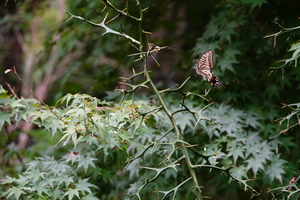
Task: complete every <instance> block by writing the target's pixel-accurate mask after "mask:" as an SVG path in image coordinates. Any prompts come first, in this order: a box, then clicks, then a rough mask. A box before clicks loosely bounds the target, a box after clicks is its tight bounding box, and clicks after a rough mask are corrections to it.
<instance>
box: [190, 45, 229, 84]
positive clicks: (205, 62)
mask: <svg viewBox="0 0 300 200" xmlns="http://www.w3.org/2000/svg"><path fill="white" fill-rule="evenodd" d="M212 68H214V62H213V52H212V51H208V52H206V53H205V54H203V55H202V56H201V58H200V59H199V61H198V64H197V66H196V67H195V70H196V73H197V74H199V75H201V76H202V77H203V79H204V80H205V81H208V82H209V84H210V85H211V86H212V87H216V86H217V85H220V86H222V87H224V88H225V86H224V85H223V84H222V83H220V82H219V79H218V78H217V77H215V76H214V73H213V72H212V71H211V69H212Z"/></svg>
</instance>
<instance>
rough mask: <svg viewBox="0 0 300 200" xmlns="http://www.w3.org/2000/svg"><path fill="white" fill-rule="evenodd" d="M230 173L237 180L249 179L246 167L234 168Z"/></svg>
mask: <svg viewBox="0 0 300 200" xmlns="http://www.w3.org/2000/svg"><path fill="white" fill-rule="evenodd" d="M230 173H231V175H232V176H234V177H235V178H237V179H240V180H241V179H243V178H246V179H248V175H247V169H246V167H245V166H244V165H239V166H232V168H231V169H230Z"/></svg>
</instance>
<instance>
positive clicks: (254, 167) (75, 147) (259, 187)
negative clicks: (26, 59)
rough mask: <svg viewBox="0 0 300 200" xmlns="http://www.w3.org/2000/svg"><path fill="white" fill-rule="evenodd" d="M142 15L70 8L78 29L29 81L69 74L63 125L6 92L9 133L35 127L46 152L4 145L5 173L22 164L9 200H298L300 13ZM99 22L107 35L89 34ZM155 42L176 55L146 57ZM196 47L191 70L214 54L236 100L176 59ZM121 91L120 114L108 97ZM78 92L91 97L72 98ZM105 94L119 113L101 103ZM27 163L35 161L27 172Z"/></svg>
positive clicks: (160, 9) (233, 9)
mask: <svg viewBox="0 0 300 200" xmlns="http://www.w3.org/2000/svg"><path fill="white" fill-rule="evenodd" d="M137 2H138V1H129V2H128V4H127V3H126V2H122V1H112V2H111V3H112V5H113V6H115V8H112V6H111V5H110V2H109V1H103V2H97V1H89V2H86V1H81V0H76V1H72V3H68V6H67V10H68V14H69V15H68V17H70V16H71V17H72V18H70V19H69V20H68V22H66V23H63V24H61V25H60V27H59V28H58V29H57V30H53V29H52V32H51V31H50V32H49V34H48V36H47V41H46V42H45V45H46V46H45V49H44V51H43V52H42V53H41V54H40V59H39V62H38V63H37V64H36V66H35V67H36V70H35V72H34V76H33V77H32V79H33V80H38V79H40V78H41V76H44V74H45V72H46V71H47V70H49V67H52V70H53V71H59V70H62V71H64V74H63V76H62V77H61V78H60V79H59V80H57V81H56V82H54V83H53V85H54V87H53V88H52V92H53V93H54V95H53V94H52V95H50V97H52V100H51V101H50V102H54V100H57V99H58V100H57V101H56V104H55V106H54V107H51V109H52V110H53V112H54V113H56V114H57V116H59V117H56V116H55V115H54V114H53V113H52V112H51V111H50V110H49V109H48V108H47V107H44V106H42V105H41V104H40V102H38V101H36V100H34V99H29V98H20V99H17V98H16V97H14V96H12V95H8V92H7V91H6V90H4V89H3V88H2V86H1V87H0V129H2V131H3V132H5V131H4V128H6V127H7V126H8V125H10V124H13V125H14V126H17V125H18V124H19V123H22V121H27V122H29V123H31V124H34V125H37V126H38V128H37V131H38V132H37V133H36V135H35V138H34V139H35V140H37V142H40V143H42V144H34V145H33V147H32V148H35V147H38V148H37V149H38V150H39V151H40V152H39V153H40V154H38V153H37V151H38V150H28V151H27V149H26V150H22V151H21V150H20V149H18V146H17V145H16V144H14V142H12V139H11V138H13V136H14V135H9V134H7V135H9V136H6V135H4V134H2V135H1V140H0V143H1V146H3V147H5V148H3V150H4V151H3V152H4V153H3V164H4V165H7V166H9V165H12V164H11V163H10V162H9V161H13V159H18V160H19V161H21V163H22V164H23V166H22V167H21V168H17V167H16V168H10V169H9V170H8V168H5V166H4V165H3V167H1V168H2V169H3V170H1V171H2V172H1V174H0V176H1V178H0V181H1V183H2V185H1V187H0V192H1V195H2V196H1V197H3V198H8V199H48V198H50V197H51V198H52V199H124V198H128V199H195V198H197V199H203V198H206V197H212V198H213V199H225V198H226V199H249V198H253V199H297V195H298V192H299V187H298V185H297V182H298V179H299V171H298V170H299V153H298V152H299V145H298V143H299V141H298V139H297V138H298V126H299V103H297V102H299V101H300V96H299V95H295V94H297V92H298V90H299V87H300V86H299V80H300V76H299V68H298V67H297V59H298V57H299V55H300V54H299V52H300V51H299V44H298V42H295V41H298V37H299V32H298V31H297V30H298V27H295V26H296V25H297V23H298V21H297V17H296V14H297V11H298V7H297V5H296V4H297V2H296V3H295V2H293V3H291V1H288V2H283V1H282V2H281V1H278V2H266V1H263V0H258V1H248V0H243V1H237V2H228V1H209V2H207V1H206V2H205V3H203V2H202V3H199V2H195V1H181V2H176V3H172V2H169V1H164V2H159V1H151V2H150V1H143V2H140V3H141V4H137ZM105 3H106V6H107V7H105ZM139 6H141V7H139ZM147 6H149V9H148V10H143V11H142V9H144V8H146V7H147ZM125 8H126V9H125ZM170 8H171V9H170ZM117 9H119V10H117ZM102 10H104V12H101V11H102ZM286 10H288V11H289V12H288V13H289V15H287V14H286ZM107 11H109V14H108V15H107V16H108V17H107V18H105V17H106V12H107ZM127 11H128V13H127ZM122 12H124V13H127V14H126V15H125V14H124V13H123V14H122ZM141 12H143V14H144V15H143V17H144V18H141V19H142V22H143V23H142V24H141V29H140V28H139V26H140V24H139V20H138V19H136V18H138V17H139V16H140V13H141ZM79 13H80V14H79ZM118 14H120V15H119V16H118ZM115 16H118V17H117V18H116V19H115V20H113V21H110V20H111V19H112V18H113V17H115ZM191 16H193V20H190V19H191ZM65 19H67V14H66V15H65ZM87 20H88V21H87ZM103 20H104V21H105V22H107V21H109V23H108V24H103V25H101V26H98V25H97V24H93V23H100V22H102V21H103ZM274 20H276V21H278V22H279V23H280V24H282V25H283V26H281V25H279V26H278V24H272V21H274ZM170 22H171V23H170ZM183 22H184V23H183ZM0 23H7V20H6V19H3V20H2V21H1V22H0ZM161 24H162V26H161ZM91 25H93V26H92V27H91ZM284 27H294V28H284ZM142 30H143V31H142ZM278 30H280V31H279V32H277V31H278ZM114 31H115V32H114ZM146 31H152V32H153V35H151V34H147V36H146V35H145V32H146ZM87 32H88V33H87ZM105 32H108V33H107V34H105V35H103V36H101V34H103V33H105ZM276 32H277V33H276ZM291 32H293V35H291V36H289V33H291ZM157 33H158V34H157ZM272 33H275V34H272ZM283 33H286V37H285V35H281V34H283ZM125 34H126V35H125ZM156 34H157V35H156ZM270 34H271V35H270ZM58 35H59V36H60V39H59V40H57V39H55V36H58ZM266 35H268V37H269V38H272V39H269V38H268V37H266V38H265V39H264V36H266ZM140 36H141V37H140ZM273 37H275V39H276V40H273V39H274V38H273ZM287 37H289V40H288V41H287V42H286V41H284V40H285V39H286V38H287ZM132 38H134V39H135V40H133V39H132ZM195 41H196V44H195V45H194V46H193V44H194V42H195ZM274 41H276V45H275V43H274ZM128 42H130V43H131V45H129V44H128ZM148 42H151V43H154V44H155V46H156V45H158V46H160V47H163V46H165V45H168V46H170V47H171V49H167V48H165V49H161V50H159V48H156V49H155V48H154V49H149V48H148V45H147V43H148ZM133 45H135V47H133ZM274 45H275V48H274ZM288 45H290V46H291V47H289V46H288ZM192 47H193V51H192V54H193V57H194V58H195V59H199V58H200V56H201V55H202V54H203V53H204V52H206V51H207V50H213V51H214V62H215V67H214V69H213V72H214V74H215V75H216V76H217V77H218V78H219V79H220V82H222V83H223V84H224V85H226V89H222V88H221V87H220V88H218V87H217V88H214V89H212V90H210V91H207V90H205V89H208V88H209V84H208V83H207V82H204V81H203V80H202V77H199V76H196V75H195V72H194V70H193V69H192V66H193V63H192V61H191V58H190V57H191V55H190V53H187V52H185V51H178V52H180V53H178V52H177V53H175V52H176V49H177V50H178V49H181V50H190V49H191V48H192ZM288 49H289V50H288ZM287 51H292V52H293V55H291V54H288V53H287ZM54 55H55V56H54ZM126 55H131V56H130V57H127V56H126ZM151 56H153V57H151ZM287 58H290V59H287ZM72 60H74V62H73V61H72ZM133 60H135V62H134V63H133V62H132V61H133ZM156 60H157V61H156ZM276 60H279V62H278V63H277V64H276V63H275V61H276ZM195 61H196V60H195ZM156 63H159V64H160V67H158V66H157V65H156ZM293 66H296V67H293ZM270 67H271V69H270ZM150 69H151V73H150ZM273 72H274V73H273ZM278 72H280V73H278ZM192 74H193V76H192V77H191V78H187V77H189V76H190V75H192ZM268 74H270V76H268ZM283 75H284V78H283V79H282V76H283ZM119 77H121V82H120V85H122V87H121V88H120V89H118V90H117V91H119V92H120V93H122V95H119V97H118V99H119V100H120V99H121V100H120V102H117V103H116V102H113V101H111V100H112V99H114V98H116V96H117V95H116V93H118V92H115V93H113V92H111V90H113V89H114V88H116V87H118V86H117V82H118V81H120V79H119ZM78 80H80V81H78ZM174 83H177V84H178V86H175V84H174ZM170 86H171V88H172V89H169V87H170ZM78 91H84V92H85V93H89V94H91V96H90V95H86V94H75V95H72V94H67V95H63V94H65V93H66V92H71V93H78ZM105 91H106V93H107V94H108V97H106V99H109V100H110V101H105V100H102V97H103V96H104V92H105ZM140 94H143V96H142V95H140ZM202 94H205V95H202ZM93 96H97V97H101V98H96V97H93ZM141 99H145V100H141ZM150 99H151V101H150ZM208 100H210V102H208ZM212 101H215V102H216V103H214V104H212V103H211V102H212ZM282 102H284V103H282ZM280 103H282V104H283V105H284V106H283V108H287V109H288V112H286V110H285V109H280V106H281V105H280ZM53 104H54V103H53ZM282 116H285V117H282ZM274 119H277V121H278V122H279V125H280V127H279V129H278V124H277V123H275V122H274ZM277 129H278V130H277ZM39 130H42V131H44V132H41V131H39ZM1 133H2V132H1ZM14 134H16V133H14ZM61 134H62V135H61ZM33 135H34V134H33ZM41 135H47V136H41ZM51 136H52V137H54V140H53V141H52V142H51V143H47V142H48V141H49V140H50V137H51ZM43 137H45V138H47V139H46V140H48V141H47V142H46V141H42V142H41V140H40V139H41V138H43ZM8 144H10V145H8ZM38 145H43V146H44V147H43V148H42V147H40V146H38ZM45 146H51V147H52V146H54V147H53V148H52V149H51V150H49V149H46V147H45ZM20 152H21V153H20ZM23 152H29V154H31V155H27V156H26V158H27V160H26V161H23V160H22V157H25V155H24V153H23ZM25 164H26V166H25ZM16 166H17V165H16ZM286 166H288V168H287V167H286ZM267 192H268V193H267ZM124 194H126V195H124ZM275 196H276V197H275Z"/></svg>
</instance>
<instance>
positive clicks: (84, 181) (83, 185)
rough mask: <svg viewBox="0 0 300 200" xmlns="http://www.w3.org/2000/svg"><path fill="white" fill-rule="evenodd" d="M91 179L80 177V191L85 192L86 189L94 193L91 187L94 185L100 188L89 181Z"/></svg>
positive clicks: (78, 185) (78, 186)
mask: <svg viewBox="0 0 300 200" xmlns="http://www.w3.org/2000/svg"><path fill="white" fill-rule="evenodd" d="M88 180H89V179H88V178H86V179H82V180H81V178H79V180H78V183H77V184H76V188H77V189H78V190H80V191H82V192H83V193H84V192H85V191H86V192H88V193H92V191H91V189H90V187H94V188H98V187H97V186H96V185H93V184H91V183H89V182H87V181H88Z"/></svg>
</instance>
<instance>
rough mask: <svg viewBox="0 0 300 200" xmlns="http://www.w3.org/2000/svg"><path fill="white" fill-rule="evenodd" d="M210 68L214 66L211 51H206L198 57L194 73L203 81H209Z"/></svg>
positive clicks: (210, 77) (211, 74)
mask: <svg viewBox="0 0 300 200" xmlns="http://www.w3.org/2000/svg"><path fill="white" fill-rule="evenodd" d="M212 68H214V63H213V52H212V51H208V52H206V53H205V54H203V56H201V58H200V59H199V61H198V64H197V66H196V73H197V74H199V75H201V76H202V77H203V79H204V80H205V81H209V80H211V79H212V77H213V73H212V71H211V69H212Z"/></svg>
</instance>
